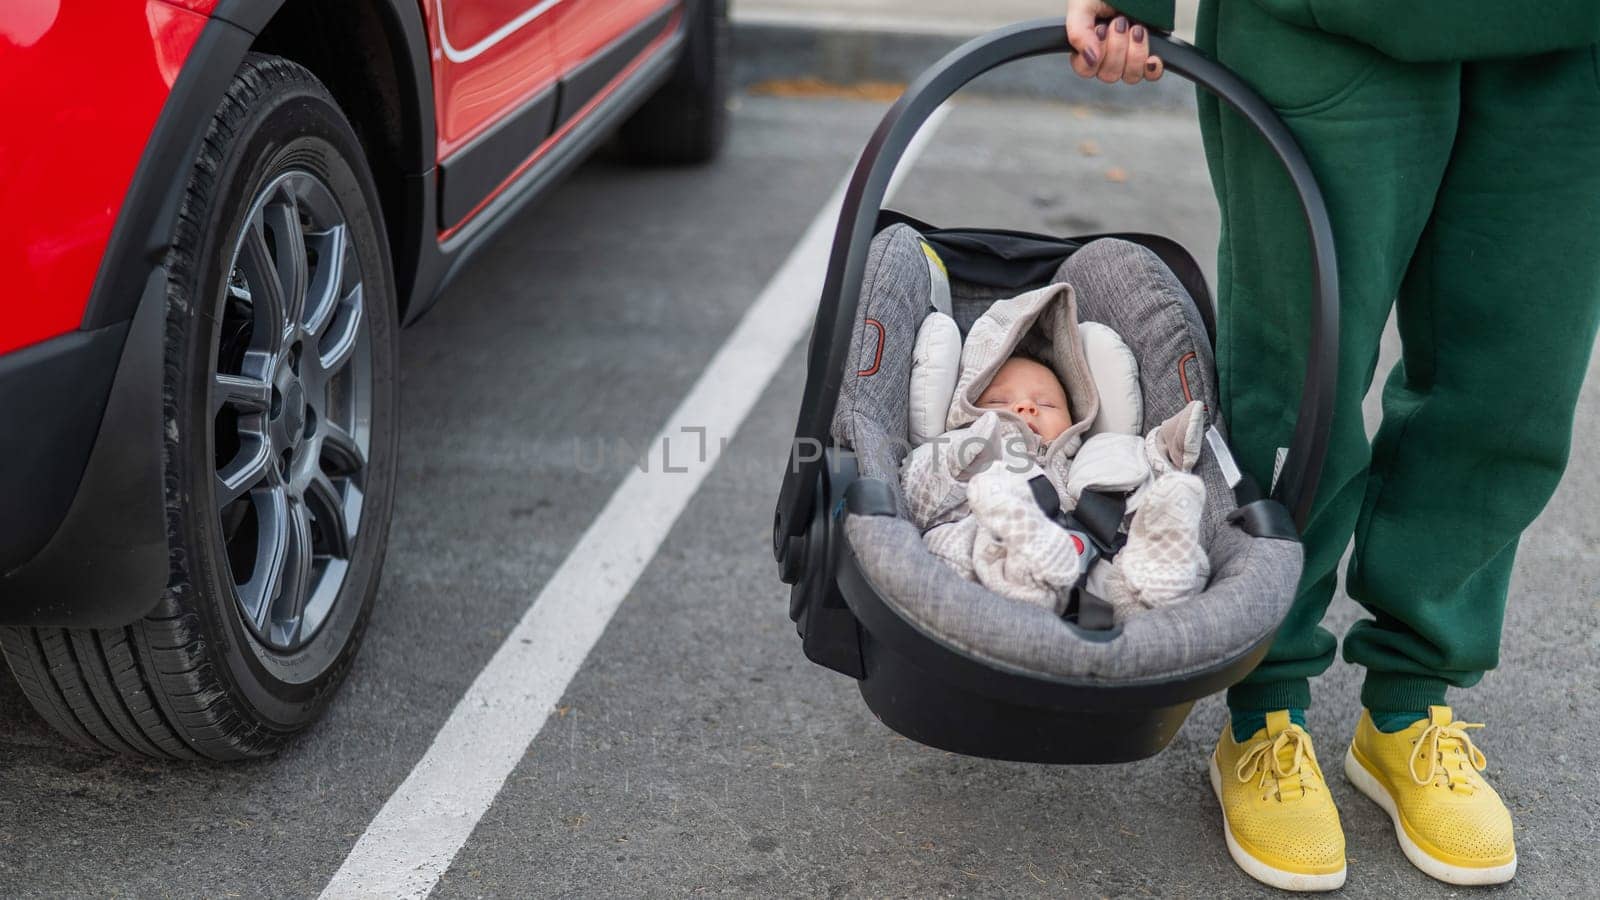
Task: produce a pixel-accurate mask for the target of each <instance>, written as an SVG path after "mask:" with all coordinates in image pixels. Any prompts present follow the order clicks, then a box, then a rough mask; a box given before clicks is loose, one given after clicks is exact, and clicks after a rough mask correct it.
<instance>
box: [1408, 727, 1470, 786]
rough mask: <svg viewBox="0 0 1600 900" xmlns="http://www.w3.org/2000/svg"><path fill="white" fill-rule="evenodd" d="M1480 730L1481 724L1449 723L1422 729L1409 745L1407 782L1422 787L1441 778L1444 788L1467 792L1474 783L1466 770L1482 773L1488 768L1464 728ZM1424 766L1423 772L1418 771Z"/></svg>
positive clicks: (1421, 770)
mask: <svg viewBox="0 0 1600 900" xmlns="http://www.w3.org/2000/svg"><path fill="white" fill-rule="evenodd" d="M1482 727H1483V723H1481V722H1451V723H1450V724H1448V725H1439V724H1430V725H1429V726H1428V727H1427V728H1425V729H1423V731H1422V734H1419V735H1417V737H1416V739H1415V740H1413V741H1412V742H1411V745H1412V750H1411V758H1410V760H1409V761H1408V762H1409V768H1410V769H1411V780H1412V781H1415V782H1416V783H1417V784H1422V785H1426V784H1432V783H1434V782H1435V780H1436V779H1438V778H1439V776H1441V775H1443V776H1444V778H1445V786H1446V787H1448V788H1450V789H1451V790H1453V791H1465V792H1467V793H1471V792H1472V789H1473V784H1474V780H1473V778H1472V775H1471V774H1470V773H1469V772H1468V769H1467V767H1468V766H1469V765H1470V766H1471V767H1472V769H1473V770H1474V771H1477V772H1482V771H1483V770H1484V769H1486V768H1488V767H1489V759H1488V757H1486V756H1484V755H1483V751H1482V750H1479V749H1478V747H1477V745H1475V744H1473V743H1472V738H1470V737H1468V736H1467V729H1469V728H1482ZM1424 765H1426V766H1427V769H1426V770H1425V771H1424V770H1423V769H1422V768H1421V767H1422V766H1424Z"/></svg>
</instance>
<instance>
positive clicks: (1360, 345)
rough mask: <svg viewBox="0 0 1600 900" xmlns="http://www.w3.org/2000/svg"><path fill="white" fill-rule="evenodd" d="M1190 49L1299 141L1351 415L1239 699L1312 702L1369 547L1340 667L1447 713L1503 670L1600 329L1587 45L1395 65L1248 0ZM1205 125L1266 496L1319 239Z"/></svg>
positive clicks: (1220, 122) (1339, 421)
mask: <svg viewBox="0 0 1600 900" xmlns="http://www.w3.org/2000/svg"><path fill="white" fill-rule="evenodd" d="M1512 24H1513V23H1507V25H1508V27H1510V26H1511V25H1512ZM1485 25H1487V22H1486V23H1485ZM1198 42H1199V44H1200V45H1201V46H1202V47H1204V48H1205V49H1207V50H1208V51H1210V52H1212V53H1213V54H1214V55H1215V56H1216V57H1217V58H1218V59H1220V60H1221V61H1222V62H1223V63H1225V64H1226V65H1228V66H1229V67H1231V68H1233V69H1234V70H1235V71H1236V72H1238V73H1239V74H1240V75H1241V76H1242V77H1243V78H1244V79H1245V80H1246V81H1247V82H1249V83H1251V84H1252V85H1254V86H1255V87H1256V88H1257V89H1258V90H1259V91H1260V92H1261V93H1262V94H1263V95H1264V96H1265V97H1266V99H1267V100H1268V101H1269V102H1270V103H1272V104H1273V105H1274V106H1275V107H1276V108H1277V109H1278V111H1279V112H1280V113H1281V114H1282V115H1283V117H1284V119H1285V121H1286V122H1287V123H1288V125H1289V127H1290V129H1291V130H1292V131H1293V132H1294V134H1295V136H1296V137H1297V138H1298V139H1299V142H1300V144H1301V146H1302V147H1303V148H1304V150H1305V152H1306V154H1307V156H1308V157H1309V159H1310V162H1311V165H1312V168H1313V169H1314V170H1315V172H1316V175H1317V178H1318V180H1319V182H1320V183H1321V186H1322V190H1323V193H1324V196H1325V198H1326V200H1327V203H1328V207H1329V212H1330V214H1331V216H1332V221H1333V227H1334V232H1335V235H1336V239H1337V245H1338V252H1339V276H1340V287H1341V295H1342V296H1341V319H1340V329H1341V336H1342V339H1343V340H1342V344H1341V353H1340V371H1339V382H1338V407H1337V411H1336V413H1335V416H1334V423H1333V435H1332V443H1331V446H1330V451H1329V455H1328V460H1327V466H1326V468H1325V470H1324V472H1323V477H1322V484H1321V489H1320V490H1319V492H1318V499H1317V502H1316V505H1315V511H1314V513H1313V516H1312V519H1311V522H1310V525H1309V527H1308V528H1307V530H1306V534H1305V547H1306V554H1307V559H1306V569H1305V576H1304V579H1303V581H1302V583H1301V589H1300V594H1299V596H1298V598H1297V599H1296V601H1295V603H1294V606H1293V608H1292V610H1291V611H1290V613H1289V617H1288V620H1287V621H1286V622H1285V623H1284V626H1283V628H1282V630H1281V631H1280V632H1279V634H1278V637H1277V639H1276V641H1275V642H1274V644H1273V646H1272V648H1271V651H1270V652H1269V654H1268V656H1267V659H1266V661H1265V662H1264V663H1263V664H1262V665H1261V666H1260V668H1258V669H1257V670H1256V671H1255V672H1254V673H1253V674H1252V675H1251V676H1250V677H1249V678H1248V679H1247V680H1246V681H1245V682H1244V683H1243V684H1241V685H1239V686H1236V687H1235V688H1234V689H1233V690H1232V691H1230V692H1229V698H1228V702H1229V704H1230V705H1231V706H1233V707H1234V708H1236V709H1277V708H1282V707H1286V706H1300V707H1304V706H1308V705H1309V703H1310V688H1309V686H1308V681H1307V679H1308V678H1309V677H1311V676H1314V675H1317V674H1319V673H1321V672H1322V671H1324V670H1325V669H1327V667H1328V666H1329V665H1330V664H1331V663H1332V660H1333V653H1334V648H1335V639H1334V636H1333V635H1332V634H1331V633H1329V632H1328V631H1327V629H1325V628H1323V627H1321V625H1320V622H1321V620H1322V618H1323V615H1324V613H1325V612H1326V610H1327V607H1328V604H1329V601H1330V600H1331V598H1332V596H1333V593H1334V590H1335V586H1336V570H1337V567H1338V564H1339V560H1340V558H1341V556H1342V555H1343V554H1344V552H1345V550H1346V548H1347V547H1348V546H1349V545H1350V541H1351V537H1352V535H1353V536H1354V539H1355V546H1354V553H1353V556H1352V559H1351V563H1350V566H1349V569H1348V572H1347V576H1346V585H1347V589H1348V591H1349V593H1350V595H1351V596H1352V597H1354V598H1355V599H1356V600H1358V601H1359V602H1360V603H1361V604H1362V605H1363V606H1364V607H1366V608H1367V610H1369V611H1370V612H1371V613H1372V614H1373V616H1374V617H1375V618H1374V619H1373V620H1370V621H1362V622H1360V623H1358V624H1357V625H1356V626H1355V627H1354V628H1353V629H1351V631H1350V633H1349V635H1348V636H1347V637H1346V639H1345V659H1346V660H1347V661H1349V662H1352V663H1355V664H1358V665H1361V666H1364V667H1365V668H1366V670H1367V676H1366V683H1365V687H1364V688H1363V691H1362V701H1363V703H1364V704H1365V705H1366V706H1368V707H1369V708H1373V709H1378V710H1416V709H1422V708H1424V707H1426V706H1428V705H1429V704H1434V703H1443V702H1444V694H1445V690H1446V688H1447V686H1451V685H1454V686H1456V687H1467V686H1470V685H1472V684H1474V683H1476V682H1477V681H1478V679H1479V678H1480V677H1482V675H1483V673H1484V671H1485V670H1487V669H1491V668H1493V667H1494V666H1495V664H1496V662H1497V659H1498V650H1499V640H1500V629H1501V622H1502V618H1503V613H1504V610H1505V603H1506V589H1507V584H1508V581H1509V579H1510V575H1511V569H1512V560H1513V557H1514V556H1515V554H1516V550H1517V542H1518V539H1519V537H1520V535H1521V533H1522V531H1523V529H1524V528H1526V527H1527V525H1528V524H1529V523H1530V522H1531V521H1532V520H1533V519H1534V518H1535V517H1536V516H1537V515H1538V514H1539V512H1540V510H1541V509H1543V507H1544V506H1545V504H1546V502H1547V501H1548V500H1549V499H1550V496H1551V494H1552V493H1553V492H1554V490H1555V488H1556V485H1557V482H1558V481H1559V480H1560V478H1561V475H1562V472H1563V470H1564V468H1565V466H1566V464H1567V460H1568V454H1569V449H1570V444H1571V436H1572V420H1573V411H1574V407H1575V405H1576V403H1577V399H1578V392H1579V389H1580V388H1581V387H1582V384H1583V380H1584V374H1585V372H1586V370H1587V367H1588V362H1589V355H1590V350H1591V348H1592V347H1593V345H1594V342H1595V333H1596V326H1597V324H1600V60H1597V58H1596V49H1595V48H1594V47H1584V48H1582V49H1579V50H1564V51H1560V52H1554V53H1548V54H1544V55H1539V56H1525V57H1521V58H1514V59H1492V60H1480V61H1469V62H1449V61H1444V62H1401V61H1399V60H1396V59H1394V58H1392V57H1390V56H1387V55H1384V54H1382V53H1380V52H1379V51H1377V50H1375V49H1373V48H1372V47H1371V46H1368V45H1367V44H1364V43H1358V42H1356V41H1354V40H1349V39H1346V38H1342V37H1335V36H1332V35H1329V34H1327V33H1325V32H1321V31H1315V30H1309V29H1304V28H1300V27H1296V26H1293V25H1289V24H1286V23H1284V22H1282V21H1280V20H1278V19H1275V18H1274V17H1273V16H1271V15H1269V14H1268V13H1266V12H1265V11H1263V9H1262V8H1261V7H1260V6H1258V5H1256V4H1254V3H1248V2H1223V3H1216V2H1211V3H1207V4H1205V6H1204V8H1203V10H1202V15H1201V21H1200V28H1199V41H1198ZM1201 125H1202V128H1203V131H1204V135H1205V140H1206V149H1207V155H1208V160H1209V163H1210V166H1211V174H1212V177H1213V180H1214V183H1215V186H1216V190H1217V195H1218V198H1219V201H1220V203H1221V206H1222V226H1223V227H1222V245H1221V250H1220V254H1219V260H1220V271H1219V275H1220V282H1221V284H1220V292H1219V304H1220V316H1219V319H1220V321H1219V347H1218V356H1217V360H1218V366H1219V369H1220V380H1221V394H1222V402H1223V404H1224V410H1223V411H1224V413H1225V414H1226V416H1227V420H1228V422H1229V423H1230V426H1231V428H1232V437H1233V441H1234V445H1235V447H1236V449H1237V451H1238V453H1239V456H1240V459H1241V462H1242V464H1243V465H1244V467H1245V468H1246V469H1247V470H1248V471H1250V472H1251V473H1252V474H1254V475H1255V476H1256V478H1258V479H1259V480H1261V482H1262V484H1267V483H1268V482H1269V480H1270V479H1271V476H1272V474H1273V469H1274V462H1275V457H1276V453H1277V449H1278V448H1279V447H1281V446H1284V445H1286V444H1287V443H1288V439H1289V434H1290V432H1291V429H1292V425H1293V417H1294V413H1295V410H1296V409H1297V401H1298V396H1299V390H1300V384H1301V376H1302V374H1303V370H1304V359H1305V356H1304V351H1305V346H1306V340H1307V337H1306V335H1307V328H1308V325H1307V318H1308V316H1307V310H1308V309H1309V304H1310V288H1309V285H1310V276H1309V274H1308V273H1309V251H1308V245H1307V240H1306V236H1305V235H1306V232H1305V228H1304V225H1303V220H1302V216H1301V212H1300V209H1299V206H1298V204H1297V201H1296V200H1295V197H1294V194H1293V193H1292V190H1291V188H1290V184H1289V181H1288V179H1287V177H1286V176H1285V175H1284V174H1283V171H1282V168H1281V166H1280V165H1279V164H1278V163H1277V162H1276V161H1275V160H1274V159H1273V158H1272V156H1271V155H1270V153H1269V151H1268V149H1267V147H1266V145H1265V143H1264V142H1262V141H1261V140H1260V139H1259V138H1258V137H1256V136H1255V134H1254V132H1253V131H1251V130H1250V128H1249V126H1248V125H1246V124H1245V123H1244V121H1243V120H1242V119H1240V118H1239V117H1238V116H1236V115H1235V114H1233V113H1232V112H1231V111H1229V110H1226V109H1222V108H1219V104H1217V103H1216V102H1215V101H1214V100H1212V99H1211V98H1210V97H1209V96H1202V100H1201ZM1397 302H1398V321H1399V328H1400V335H1401V338H1402V339H1403V342H1404V353H1403V357H1402V359H1401V361H1400V362H1399V364H1397V365H1396V366H1395V367H1394V369H1393V370H1392V371H1390V373H1389V376H1388V380H1387V382H1386V383H1385V385H1384V389H1383V422H1382V426H1381V428H1380V429H1379V431H1378V435H1377V438H1376V439H1375V440H1373V441H1370V442H1369V440H1368V438H1367V433H1366V431H1365V428H1364V426H1363V421H1362V414H1361V401H1362V398H1363V396H1364V395H1365V394H1366V393H1367V389H1368V387H1369V386H1370V385H1371V383H1372V378H1373V372H1374V369H1375V367H1376V365H1377V356H1378V344H1379V339H1380V336H1381V335H1382V333H1383V329H1384V325H1385V322H1386V321H1387V319H1388V317H1389V314H1390V311H1391V309H1393V308H1395V305H1396V303H1397ZM1589 449H1590V450H1591V451H1592V448H1589ZM1530 602H1537V598H1530Z"/></svg>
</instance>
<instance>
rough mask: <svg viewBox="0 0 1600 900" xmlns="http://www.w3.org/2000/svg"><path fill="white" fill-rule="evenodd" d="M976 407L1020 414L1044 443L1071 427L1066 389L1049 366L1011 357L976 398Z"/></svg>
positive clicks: (1070, 414) (1018, 357)
mask: <svg viewBox="0 0 1600 900" xmlns="http://www.w3.org/2000/svg"><path fill="white" fill-rule="evenodd" d="M978 408H979V409H986V410H987V409H996V410H998V409H1003V410H1008V411H1010V412H1014V413H1016V414H1017V415H1018V416H1020V417H1022V421H1024V422H1026V423H1027V425H1028V427H1029V428H1031V429H1033V433H1034V434H1037V435H1038V436H1039V437H1040V438H1042V439H1043V440H1044V441H1045V442H1046V443H1048V442H1050V441H1053V440H1055V439H1056V438H1058V437H1060V436H1061V432H1063V431H1066V430H1067V429H1068V428H1071V427H1072V413H1071V412H1070V411H1069V410H1068V409H1067V392H1066V390H1065V389H1064V388H1062V387H1061V382H1060V381H1059V380H1057V379H1056V376H1055V373H1054V372H1052V371H1050V369H1049V367H1047V366H1044V365H1041V364H1039V363H1037V362H1034V361H1033V360H1031V359H1024V358H1022V357H1020V356H1014V357H1012V358H1011V359H1008V360H1006V362H1005V365H1003V366H1001V367H1000V371H999V372H996V373H995V376H994V380H993V381H991V382H989V387H988V388H987V389H986V390H984V392H983V393H982V394H981V395H979V397H978Z"/></svg>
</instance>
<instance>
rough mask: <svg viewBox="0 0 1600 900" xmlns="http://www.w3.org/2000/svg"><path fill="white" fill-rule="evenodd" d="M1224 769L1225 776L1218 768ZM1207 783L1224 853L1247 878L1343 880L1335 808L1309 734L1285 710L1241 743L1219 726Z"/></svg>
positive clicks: (1325, 885) (1309, 886) (1281, 884)
mask: <svg viewBox="0 0 1600 900" xmlns="http://www.w3.org/2000/svg"><path fill="white" fill-rule="evenodd" d="M1224 773H1226V774H1224ZM1211 789H1212V790H1213V791H1216V793H1217V802H1218V803H1220V804H1222V836H1223V837H1224V838H1225V839H1226V840H1227V842H1228V855H1230V856H1232V857H1233V861H1234V862H1236V863H1238V864H1239V868H1241V869H1243V870H1244V871H1245V873H1246V874H1248V875H1249V876H1250V877H1251V878H1254V879H1255V880H1257V881H1259V882H1261V883H1263V884H1269V885H1271V886H1273V887H1275V888H1282V889H1283V890H1286V891H1331V890H1335V889H1337V888H1339V887H1341V886H1343V885H1344V874H1345V866H1344V831H1343V830H1342V829H1341V828H1340V827H1339V810H1338V809H1337V808H1335V807H1334V805H1333V797H1332V796H1331V795H1330V794H1329V793H1328V785H1327V782H1325V781H1324V780H1323V778H1322V767H1321V766H1318V765H1317V754H1316V752H1315V751H1313V750H1312V749H1311V735H1309V734H1307V733H1306V731H1305V729H1303V728H1301V727H1300V726H1299V725H1296V724H1294V723H1292V722H1290V721H1289V713H1288V711H1287V710H1278V711H1277V712H1273V713H1268V714H1267V727H1266V728H1264V729H1262V730H1260V731H1258V732H1256V733H1255V735H1253V736H1252V737H1251V738H1250V740H1248V741H1245V742H1244V743H1242V744H1239V743H1235V742H1234V740H1233V729H1232V727H1231V726H1228V725H1224V726H1222V737H1220V738H1218V739H1217V749H1216V752H1215V753H1213V754H1211Z"/></svg>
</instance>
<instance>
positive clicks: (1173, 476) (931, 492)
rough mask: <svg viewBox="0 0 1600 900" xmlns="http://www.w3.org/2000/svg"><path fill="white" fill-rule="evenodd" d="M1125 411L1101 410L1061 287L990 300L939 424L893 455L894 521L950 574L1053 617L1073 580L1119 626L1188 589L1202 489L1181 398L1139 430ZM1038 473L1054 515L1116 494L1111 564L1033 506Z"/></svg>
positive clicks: (1192, 587) (1195, 561)
mask: <svg viewBox="0 0 1600 900" xmlns="http://www.w3.org/2000/svg"><path fill="white" fill-rule="evenodd" d="M935 315H937V314H935ZM951 324H952V325H953V323H951ZM1091 328H1092V329H1103V331H1104V332H1105V333H1109V329H1104V327H1103V326H1085V331H1088V330H1090V329H1091ZM1090 336H1091V337H1100V336H1101V335H1100V333H1098V332H1096V333H1095V334H1092V335H1090ZM1113 340H1115V339H1114V338H1113ZM1118 344H1119V345H1120V341H1118ZM1124 351H1125V348H1124ZM1119 416H1120V418H1121V419H1122V420H1124V421H1120V422H1118V421H1113V420H1116V419H1118V418H1119ZM1126 419H1127V415H1126V413H1125V411H1118V412H1117V413H1115V414H1114V413H1113V412H1111V411H1107V412H1106V414H1105V415H1102V410H1101V398H1100V394H1099V390H1098V388H1097V386H1096V384H1095V381H1094V378H1093V377H1092V373H1091V366H1090V364H1089V360H1088V358H1087V353H1086V350H1085V347H1084V335H1083V334H1080V330H1079V326H1078V323H1077V312H1076V308H1075V304H1074V302H1073V297H1072V290H1071V288H1070V287H1068V286H1066V285H1052V286H1050V287H1047V288H1043V289H1041V290H1039V291H1034V292H1032V293H1030V294H1024V295H1023V296H1021V297H1017V298H1014V299H1012V300H1003V301H1000V302H999V303H996V304H994V305H993V306H992V307H990V309H989V310H988V311H987V312H986V313H985V314H984V315H983V316H982V317H980V318H979V319H978V321H977V322H976V323H975V324H974V325H973V327H972V329H971V331H970V333H969V334H968V337H967V339H966V342H965V345H964V346H963V347H962V350H961V356H960V372H959V375H958V376H957V379H956V387H955V391H954V396H953V398H952V400H951V402H950V405H949V411H948V414H947V416H946V419H945V425H946V429H947V430H946V431H945V432H944V433H942V434H939V435H937V436H936V437H933V438H932V439H931V440H928V441H927V442H926V443H923V444H921V445H920V446H918V447H916V448H915V449H914V450H913V451H912V452H911V454H910V455H909V456H908V457H907V458H906V461H905V463H904V466H903V468H902V471H901V486H902V488H903V489H904V494H905V497H906V503H907V507H908V509H907V513H908V517H909V518H910V519H911V521H912V522H913V523H915V524H916V526H917V527H918V528H919V529H920V530H922V532H923V540H924V542H925V543H926V544H927V546H928V548H929V550H930V551H932V552H933V554H934V555H936V556H938V557H939V558H940V559H942V560H944V561H945V562H947V563H948V564H950V565H951V566H952V567H954V568H955V569H956V571H957V572H959V573H960V574H961V575H962V576H963V577H965V578H968V579H971V580H974V581H977V582H979V583H981V584H983V585H984V586H985V587H987V588H989V589H990V590H992V591H994V592H995V593H997V594H1000V595H1002V596H1004V597H1008V598H1010V599H1014V600H1019V601H1023V602H1027V603H1033V604H1036V605H1039V606H1043V607H1046V608H1048V609H1052V610H1054V611H1055V612H1056V613H1058V614H1059V613H1061V612H1063V611H1064V609H1065V607H1066V604H1067V602H1068V599H1069V597H1070V594H1071V590H1072V588H1074V587H1077V586H1080V585H1081V586H1083V587H1085V588H1087V590H1089V591H1090V592H1091V593H1093V594H1095V595H1097V596H1099V597H1102V598H1104V599H1105V600H1107V601H1108V602H1109V603H1111V605H1112V606H1113V608H1114V609H1115V611H1116V619H1117V621H1119V622H1120V621H1122V620H1124V619H1125V618H1126V617H1127V616H1129V615H1132V614H1134V613H1137V612H1138V611H1141V610H1144V609H1151V608H1155V607H1157V606H1162V605H1166V604H1169V603H1173V602H1176V601H1178V600H1181V599H1183V598H1185V597H1189V596H1192V595H1194V594H1196V593H1198V592H1199V591H1201V590H1202V589H1203V588H1204V587H1205V583H1206V579H1207V578H1208V576H1209V574H1210V573H1209V564H1208V561H1207V559H1206V555H1205V551H1204V548H1203V547H1202V545H1201V542H1200V517H1201V511H1202V509H1203V507H1204V504H1205V488H1204V486H1203V485H1202V483H1201V481H1200V479H1199V477H1198V476H1196V475H1193V474H1191V470H1192V469H1193V468H1194V466H1195V464H1196V462H1198V460H1199V456H1200V448H1201V442H1202V440H1203V434H1204V430H1205V412H1204V408H1203V407H1202V405H1201V404H1200V403H1198V402H1195V403H1191V404H1189V406H1187V407H1185V408H1184V409H1183V410H1181V411H1180V412H1179V413H1178V414H1177V415H1175V416H1173V417H1172V418H1171V419H1169V420H1167V421H1166V422H1164V423H1162V424H1161V425H1159V426H1157V427H1156V428H1154V429H1151V430H1150V432H1149V433H1148V434H1147V435H1143V436H1141V435H1140V434H1139V433H1138V426H1137V424H1136V419H1137V414H1135V415H1134V419H1135V422H1128V421H1126ZM1097 420H1098V425H1099V426H1100V427H1098V428H1097V427H1096V426H1097ZM1040 475H1043V476H1044V477H1045V478H1046V479H1048V480H1049V482H1050V484H1051V485H1052V486H1053V487H1054V489H1055V493H1056V496H1057V497H1058V498H1059V500H1060V505H1061V510H1062V511H1063V512H1070V511H1071V510H1072V509H1073V508H1074V507H1075V506H1076V504H1077V502H1078V498H1079V497H1081V496H1082V493H1083V492H1084V491H1086V490H1093V491H1099V492H1104V493H1112V494H1126V495H1128V500H1127V504H1126V510H1127V513H1128V514H1129V515H1130V516H1131V518H1130V519H1128V520H1126V521H1125V527H1126V530H1127V542H1126V544H1125V545H1124V546H1123V547H1122V549H1121V550H1120V551H1119V552H1117V554H1116V556H1115V558H1114V559H1113V560H1104V559H1096V558H1095V557H1094V555H1093V553H1092V550H1091V549H1090V548H1088V547H1087V546H1086V545H1085V542H1084V539H1083V538H1082V537H1080V536H1079V535H1077V534H1075V533H1074V532H1071V531H1069V530H1067V529H1066V528H1064V527H1062V526H1061V525H1060V524H1058V523H1057V522H1056V521H1055V520H1053V519H1052V518H1050V516H1049V515H1047V514H1046V512H1045V511H1044V509H1042V508H1041V506H1040V503H1039V500H1038V499H1037V498H1036V496H1035V494H1034V492H1033V488H1032V487H1031V485H1030V481H1031V480H1032V479H1034V478H1036V477H1037V476H1040Z"/></svg>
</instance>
